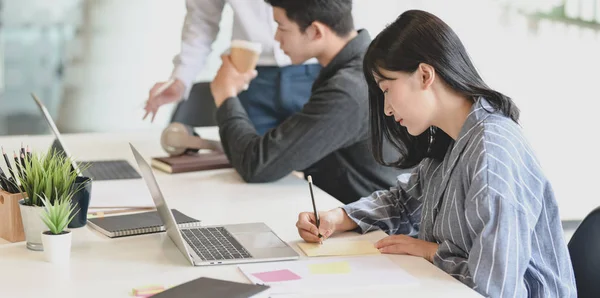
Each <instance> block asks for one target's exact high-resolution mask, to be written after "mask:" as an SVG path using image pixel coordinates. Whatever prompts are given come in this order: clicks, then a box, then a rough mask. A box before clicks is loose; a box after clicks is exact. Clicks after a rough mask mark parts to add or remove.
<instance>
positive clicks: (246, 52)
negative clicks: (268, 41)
mask: <svg viewBox="0 0 600 298" xmlns="http://www.w3.org/2000/svg"><path fill="white" fill-rule="evenodd" d="M230 51H231V62H232V63H233V66H235V68H236V69H237V70H238V71H239V72H242V73H243V72H248V71H250V70H253V69H255V68H256V64H257V63H258V57H259V56H260V53H261V52H262V45H261V44H260V43H256V42H250V41H246V40H233V41H232V42H231V50H230Z"/></svg>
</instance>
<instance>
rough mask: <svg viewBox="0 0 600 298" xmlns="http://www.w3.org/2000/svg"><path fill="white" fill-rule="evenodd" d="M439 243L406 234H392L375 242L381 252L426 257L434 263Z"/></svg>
mask: <svg viewBox="0 0 600 298" xmlns="http://www.w3.org/2000/svg"><path fill="white" fill-rule="evenodd" d="M438 246H439V245H438V244H437V243H433V242H428V241H424V240H420V239H415V238H413V237H410V236H406V235H392V236H388V237H385V238H383V239H381V240H379V241H378V242H377V243H375V247H376V248H377V249H379V251H380V252H381V253H385V254H399V255H411V256H417V257H422V258H425V259H426V260H427V261H429V262H431V263H433V256H434V255H435V253H436V252H437V250H438Z"/></svg>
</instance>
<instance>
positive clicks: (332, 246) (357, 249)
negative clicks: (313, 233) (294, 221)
mask: <svg viewBox="0 0 600 298" xmlns="http://www.w3.org/2000/svg"><path fill="white" fill-rule="evenodd" d="M298 247H300V249H301V250H302V251H303V252H304V254H305V255H306V256H308V257H318V256H352V255H374V254H380V252H379V250H378V249H377V248H375V246H374V245H373V243H371V242H368V241H332V240H329V241H325V242H323V244H319V243H305V242H302V243H298Z"/></svg>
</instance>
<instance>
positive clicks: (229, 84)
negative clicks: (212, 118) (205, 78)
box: [210, 55, 258, 108]
mask: <svg viewBox="0 0 600 298" xmlns="http://www.w3.org/2000/svg"><path fill="white" fill-rule="evenodd" d="M221 60H223V64H221V68H219V71H218V72H217V75H216V76H215V78H214V79H213V81H212V82H211V83H210V91H211V92H212V96H213V98H214V100H215V105H216V106H217V108H218V107H220V106H221V105H222V104H223V102H224V101H225V100H226V99H227V98H230V97H233V96H237V95H238V94H239V93H240V92H242V91H244V90H246V89H248V86H249V84H250V81H252V79H254V78H255V77H256V75H257V74H258V73H257V72H256V70H255V69H253V70H251V71H248V72H246V73H240V72H239V71H238V70H237V69H236V68H235V66H233V63H232V62H231V58H230V57H229V56H228V55H223V56H221Z"/></svg>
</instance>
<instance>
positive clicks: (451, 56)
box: [363, 10, 519, 169]
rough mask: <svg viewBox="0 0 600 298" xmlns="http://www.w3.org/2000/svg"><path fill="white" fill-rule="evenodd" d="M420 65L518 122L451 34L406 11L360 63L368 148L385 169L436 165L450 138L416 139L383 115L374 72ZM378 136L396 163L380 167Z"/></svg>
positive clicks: (437, 22) (433, 134)
mask: <svg viewBox="0 0 600 298" xmlns="http://www.w3.org/2000/svg"><path fill="white" fill-rule="evenodd" d="M420 63H426V64H429V65H431V66H432V67H433V68H434V69H435V71H436V74H437V75H438V77H439V78H441V79H442V80H443V81H444V82H445V83H446V84H447V85H448V86H449V87H450V88H452V89H453V90H455V91H456V92H458V93H460V94H462V95H464V96H467V97H468V98H471V99H472V100H473V101H475V100H476V99H477V98H479V97H483V98H485V99H487V100H488V101H489V103H490V104H491V105H492V106H493V107H494V108H495V109H496V111H497V112H499V113H501V114H503V115H505V116H507V117H510V118H511V119H512V120H513V121H515V122H517V123H518V120H519V110H518V109H517V107H516V105H515V104H514V103H513V101H512V100H511V99H510V98H509V97H507V96H505V95H504V94H502V93H500V92H497V91H495V90H493V89H491V88H490V87H488V86H487V84H486V83H485V82H484V81H483V79H482V78H481V76H480V75H479V73H478V72H477V70H476V69H475V66H474V65H473V63H472V62H471V59H470V58H469V55H468V54H467V51H466V49H465V47H464V46H463V44H462V42H461V41H460V39H459V38H458V36H457V35H456V34H455V33H454V31H453V30H452V29H451V28H450V27H449V26H448V25H447V24H446V23H444V22H443V21H442V20H441V19H439V18H438V17H436V16H435V15H433V14H431V13H428V12H425V11H420V10H409V11H406V12H404V13H403V14H401V15H400V16H399V17H398V19H396V21H395V22H394V23H392V24H391V25H389V26H388V27H386V28H385V29H384V30H383V31H382V32H381V33H380V34H379V35H377V37H376V38H375V39H374V40H373V41H372V42H371V44H370V46H369V48H368V50H367V52H366V54H365V59H364V65H363V70H364V74H365V78H366V79H367V83H368V86H369V105H370V118H371V132H372V147H373V148H372V149H373V154H374V156H375V159H376V160H377V161H378V162H379V163H381V164H385V165H388V166H394V167H398V168H403V169H406V168H411V167H413V166H415V165H416V164H418V163H419V162H421V160H423V159H424V158H428V157H429V158H434V159H438V160H442V159H443V158H444V155H445V153H446V151H447V149H448V146H449V145H450V144H451V143H452V138H450V136H448V135H447V134H446V133H445V132H444V131H442V130H441V129H439V128H437V127H431V128H430V129H428V130H426V131H425V132H423V133H422V134H420V135H418V136H412V135H410V134H409V133H408V131H407V129H406V128H405V127H403V126H401V125H399V124H398V123H396V121H395V120H394V117H393V116H391V117H390V116H386V115H385V114H384V97H383V92H382V91H381V89H380V88H379V86H378V85H377V82H376V80H375V76H374V75H377V76H378V77H380V78H383V79H389V78H386V77H385V76H383V75H382V74H381V72H380V69H385V70H388V71H402V72H407V73H412V72H414V71H415V70H416V69H417V67H418V66H419V64H420ZM384 137H385V139H387V140H388V141H390V142H391V144H392V145H393V146H394V147H395V148H396V149H397V150H398V152H399V153H400V155H401V156H400V158H399V159H398V160H396V161H393V162H389V163H388V162H386V161H385V160H384V156H383V155H384V154H383V143H384Z"/></svg>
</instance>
